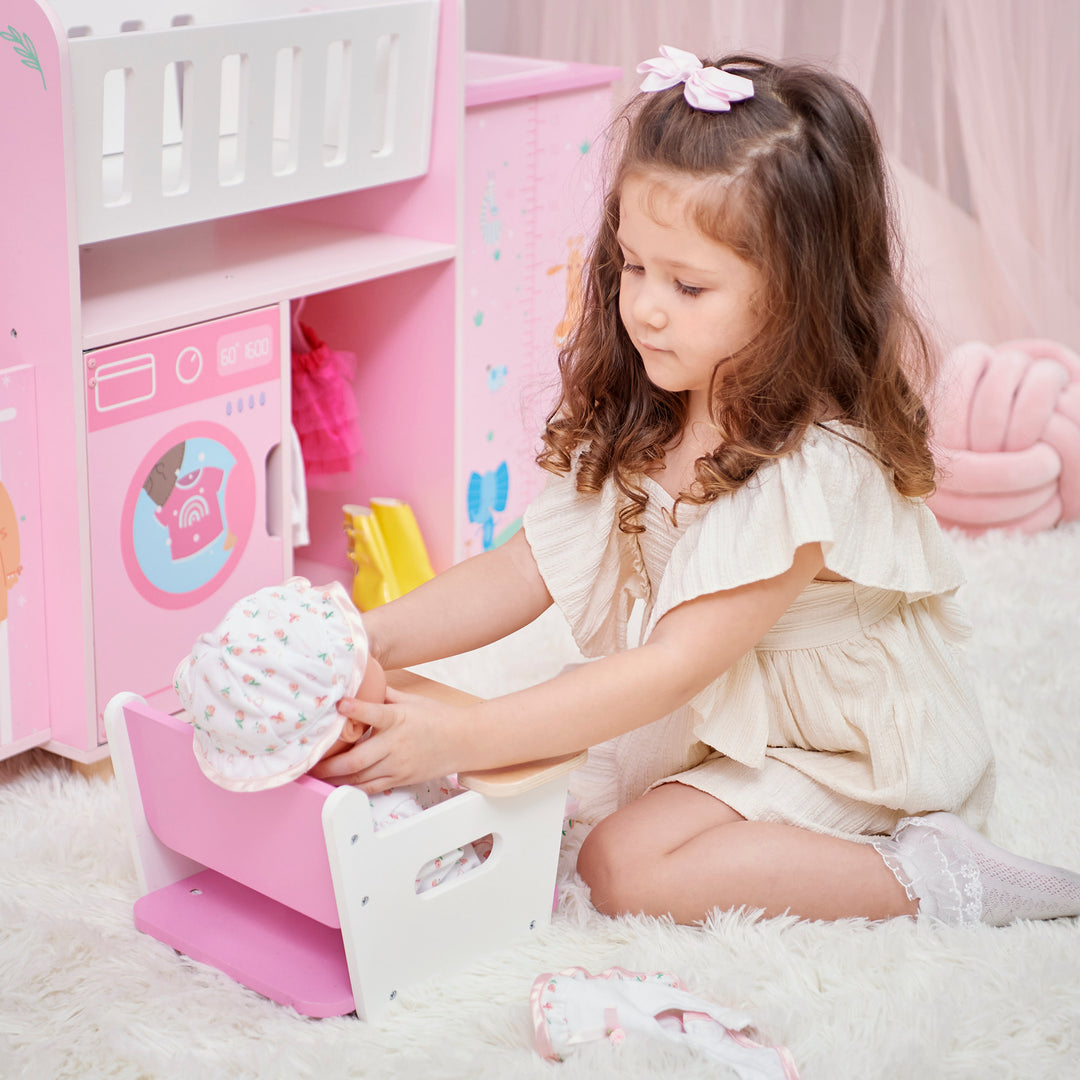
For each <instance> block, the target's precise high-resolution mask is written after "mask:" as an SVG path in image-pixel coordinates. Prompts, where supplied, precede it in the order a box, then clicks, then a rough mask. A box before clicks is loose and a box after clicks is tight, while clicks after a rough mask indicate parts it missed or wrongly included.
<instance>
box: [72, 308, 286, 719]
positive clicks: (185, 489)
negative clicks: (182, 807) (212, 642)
mask: <svg viewBox="0 0 1080 1080" xmlns="http://www.w3.org/2000/svg"><path fill="white" fill-rule="evenodd" d="M276 316H277V311H276V309H271V311H269V312H263V313H259V312H253V313H246V315H244V316H239V317H231V318H230V319H227V320H217V321H215V322H214V323H211V324H201V325H200V326H199V327H195V328H187V329H185V330H183V331H172V332H170V333H168V334H164V335H158V336H157V337H155V338H151V339H143V340H142V341H139V342H134V343H130V344H128V345H125V346H121V347H115V348H111V349H110V350H108V351H107V352H106V351H101V352H99V354H98V355H96V356H95V357H93V359H94V366H93V367H92V368H91V367H90V366H89V361H88V372H90V373H92V376H93V378H94V386H93V387H92V388H91V389H92V390H93V391H94V393H95V394H96V395H97V396H96V397H94V398H91V399H90V400H92V401H93V402H101V403H104V404H105V411H104V413H103V418H104V419H101V418H99V422H97V423H96V424H91V427H90V430H89V431H88V435H87V460H88V490H89V505H90V559H91V581H92V594H93V595H92V603H91V609H92V618H93V625H94V638H93V647H94V673H95V696H96V700H97V706H98V712H99V715H100V714H101V712H102V711H103V709H104V706H105V704H106V703H107V702H108V700H109V698H110V697H111V696H112V695H113V694H115V693H117V692H119V691H121V690H131V691H134V692H136V693H138V694H141V695H142V696H143V697H146V698H147V699H148V700H150V701H151V702H152V703H153V704H155V705H157V706H158V707H161V708H166V709H167V710H169V711H172V710H175V709H176V708H177V707H178V702H177V701H176V698H175V695H174V694H173V691H172V676H173V672H174V671H175V669H176V665H177V664H178V663H179V661H180V659H181V658H182V657H183V656H185V655H186V654H187V653H188V652H189V651H190V649H191V647H192V645H193V644H194V643H195V640H196V639H197V638H198V636H199V635H200V634H203V633H206V632H208V631H210V630H212V629H213V628H214V626H216V625H217V623H218V622H220V621H221V618H222V617H223V616H224V614H225V612H226V610H227V609H228V607H229V606H230V605H231V604H233V603H234V602H235V601H236V600H238V599H239V598H240V597H242V596H246V595H247V594H249V593H251V592H254V591H255V590H256V589H259V588H262V587H263V586H264V585H267V584H272V583H274V582H277V581H280V580H281V579H282V577H283V574H284V572H285V550H284V544H283V539H282V537H281V536H279V535H272V534H271V533H270V531H269V528H268V522H267V514H266V504H267V491H266V485H267V475H266V461H267V457H268V455H269V454H270V452H271V450H272V449H273V448H274V447H275V446H277V445H278V444H280V442H281V432H282V401H281V379H280V367H279V365H278V364H277V363H276V358H277V352H276V349H277V340H278V338H277V333H276V329H277V325H278V324H277V322H276ZM238 339H239V340H241V341H252V340H254V341H256V342H258V343H259V347H258V349H257V350H256V349H254V348H253V349H252V350H251V351H252V352H258V353H259V354H261V355H264V356H265V355H269V357H270V360H272V361H275V362H270V360H268V361H267V362H266V363H263V364H259V365H249V366H248V367H247V368H244V369H242V370H239V371H238V370H237V369H236V367H235V366H230V365H229V364H223V363H221V362H220V357H219V358H218V360H217V361H215V350H218V352H220V351H221V349H222V348H227V349H228V350H229V355H232V350H233V349H234V345H235V342H236V341H237V340H238ZM222 342H225V343H226V345H225V346H222V344H221V343H222ZM88 355H89V354H88ZM260 377H261V378H262V379H263V380H264V381H261V382H259V381H255V380H257V379H259V378H260ZM109 379H117V380H121V381H119V382H115V383H111V384H110V383H109V382H108V380H109ZM103 382H104V383H106V386H107V389H106V391H104V392H102V391H101V387H102V384H103ZM144 398H145V400H144ZM117 401H120V402H123V403H124V410H125V411H123V412H121V411H119V409H118V408H117V407H116V405H115V403H116V402H117ZM154 403H156V404H157V407H158V410H159V411H155V409H154V407H153V406H154ZM132 406H134V407H132ZM121 417H123V419H121ZM113 418H115V422H104V421H107V420H111V419H113Z"/></svg>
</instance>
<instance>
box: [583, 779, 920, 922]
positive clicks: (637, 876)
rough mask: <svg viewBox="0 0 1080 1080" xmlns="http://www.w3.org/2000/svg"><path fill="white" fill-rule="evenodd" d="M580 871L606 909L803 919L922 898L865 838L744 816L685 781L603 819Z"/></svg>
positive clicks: (906, 908)
mask: <svg viewBox="0 0 1080 1080" xmlns="http://www.w3.org/2000/svg"><path fill="white" fill-rule="evenodd" d="M578 871H579V873H580V874H581V876H582V878H583V879H584V880H585V882H586V883H587V884H588V885H589V887H590V889H591V890H592V900H593V904H594V905H595V906H596V908H597V909H598V910H599V911H601V912H603V913H604V914H606V915H620V914H638V913H641V914H646V915H665V914H670V915H671V916H672V918H674V919H675V921H676V922H680V923H694V922H699V921H700V920H702V919H704V918H705V917H706V916H707V915H708V914H709V912H711V911H713V910H714V909H720V910H722V911H724V910H728V909H730V908H738V907H742V906H746V907H750V908H763V909H764V911H765V913H766V915H768V916H773V915H783V914H785V913H788V914H792V915H798V916H800V917H801V918H804V919H842V918H849V917H855V916H862V917H865V918H869V919H886V918H891V917H894V916H899V915H914V914H915V913H916V912H917V911H918V902H917V901H913V900H909V899H908V898H907V895H906V893H905V892H904V888H903V886H902V885H900V883H899V882H898V881H897V880H896V878H895V877H894V876H893V874H892V871H891V870H889V868H888V867H887V866H886V865H885V863H884V862H883V861H882V858H881V856H880V855H879V854H878V853H877V852H876V851H875V850H874V849H873V848H872V847H870V846H869V845H868V844H858V843H855V842H854V841H851V840H840V839H837V838H836V837H832V836H824V835H822V834H820V833H815V832H811V831H810V830H808V829H801V828H797V827H796V826H793V825H779V824H773V823H771V822H761V821H747V820H746V819H745V818H743V817H741V816H740V815H739V814H737V813H736V812H735V811H734V810H732V809H731V807H730V806H728V805H727V804H726V803H723V802H720V800H718V799H715V798H713V797H712V796H711V795H707V794H706V793H705V792H703V791H698V790H697V789H696V788H691V787H688V786H687V785H685V784H679V783H671V784H664V785H663V786H661V787H659V788H655V789H654V790H653V791H650V792H648V793H647V794H645V795H643V796H642V797H641V798H640V799H638V800H636V801H635V802H633V803H631V804H630V805H629V806H626V807H624V808H623V809H622V810H619V811H618V812H616V813H615V814H612V815H611V817H609V818H606V819H605V820H604V821H602V822H600V824H598V825H597V826H596V827H595V828H594V829H593V831H592V832H591V833H590V834H589V836H588V837H587V838H586V840H585V842H584V844H583V845H582V848H581V852H580V854H579V856H578Z"/></svg>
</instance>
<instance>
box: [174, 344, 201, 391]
mask: <svg viewBox="0 0 1080 1080" xmlns="http://www.w3.org/2000/svg"><path fill="white" fill-rule="evenodd" d="M202 367H203V358H202V353H201V352H199V350H198V349H196V348H195V346H194V345H188V346H187V348H184V349H181V350H180V352H179V354H178V355H177V357H176V377H177V378H178V379H179V380H180V381H181V382H182V383H184V384H185V385H188V384H190V383H193V382H194V381H195V380H196V379H197V378H198V377H199V376H200V375H201V374H202Z"/></svg>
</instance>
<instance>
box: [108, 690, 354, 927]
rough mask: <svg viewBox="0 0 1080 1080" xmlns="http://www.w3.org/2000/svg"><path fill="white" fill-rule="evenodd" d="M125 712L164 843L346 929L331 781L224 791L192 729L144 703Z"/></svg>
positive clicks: (152, 818)
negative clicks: (337, 896) (327, 820)
mask: <svg viewBox="0 0 1080 1080" xmlns="http://www.w3.org/2000/svg"><path fill="white" fill-rule="evenodd" d="M124 714H125V716H126V717H127V721H128V734H129V738H130V741H131V753H132V757H133V758H134V761H135V772H136V774H137V775H138V777H139V791H140V793H141V795H142V802H143V810H144V813H145V814H146V820H147V821H148V822H149V824H150V828H151V829H153V831H154V835H155V836H156V837H157V838H158V839H159V840H160V841H161V842H162V843H163V844H165V845H166V846H168V847H170V848H172V849H173V850H174V851H178V852H180V853H181V854H182V855H187V856H188V858H191V859H195V860H196V861H197V862H200V863H202V864H203V865H204V866H206V867H208V868H210V869H213V870H217V871H219V872H220V873H222V874H224V875H226V876H227V877H230V878H233V879H234V880H236V881H238V882H240V883H241V884H243V885H246V886H248V887H249V888H252V889H254V890H255V891H256V892H260V893H264V894H265V895H266V896H269V897H271V898H272V899H274V900H276V901H278V902H279V903H282V904H284V905H286V906H287V907H290V908H294V909H295V910H297V911H299V912H302V913H303V914H304V915H307V916H309V917H311V918H313V919H316V920H317V921H319V922H321V923H324V924H325V925H326V926H335V927H336V926H340V925H341V924H340V922H339V921H338V915H337V904H336V903H335V901H334V888H333V884H332V883H331V880H330V863H329V861H328V859H327V855H326V842H325V840H324V838H323V831H322V805H323V803H324V802H325V801H326V798H327V796H329V795H330V794H331V793H332V792H333V790H334V789H333V788H332V787H330V785H329V784H324V783H322V782H321V781H319V780H313V779H312V778H311V777H308V776H304V777H301V778H300V779H299V780H297V781H295V782H293V783H291V784H286V785H285V786H283V787H279V788H272V789H271V790H269V791H252V792H235V791H226V790H225V789H224V788H220V787H218V786H217V784H215V783H213V781H211V780H208V779H207V778H206V777H205V776H204V775H203V773H202V770H201V769H200V768H199V765H198V762H196V760H195V755H194V753H193V752H192V749H191V734H192V732H191V728H190V727H189V726H188V725H187V724H185V723H184V722H183V721H181V720H178V719H176V718H175V717H172V716H168V715H166V714H165V713H160V712H157V711H156V710H154V709H151V708H148V707H146V706H141V705H126V706H125V707H124Z"/></svg>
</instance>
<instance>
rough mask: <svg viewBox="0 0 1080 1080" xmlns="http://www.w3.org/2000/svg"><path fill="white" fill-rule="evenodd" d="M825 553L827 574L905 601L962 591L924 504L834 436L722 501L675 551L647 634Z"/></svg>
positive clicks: (814, 441) (809, 442)
mask: <svg viewBox="0 0 1080 1080" xmlns="http://www.w3.org/2000/svg"><path fill="white" fill-rule="evenodd" d="M815 541H816V542H818V543H820V544H821V547H822V551H823V552H824V555H825V566H826V567H827V568H828V569H829V570H831V571H833V573H836V574H839V575H841V576H842V577H845V578H848V579H849V580H851V581H854V582H857V583H858V584H860V585H869V586H873V587H875V588H880V589H889V590H892V591H896V592H902V593H905V594H906V597H907V599H908V601H909V602H914V601H916V600H919V599H922V598H923V597H927V596H936V595H939V594H942V593H947V592H952V591H954V590H955V589H956V588H957V587H958V586H960V585H962V584H963V580H964V579H963V574H962V572H961V569H960V564H959V562H958V561H957V559H956V556H955V555H954V553H953V551H952V549H951V547H950V545H949V542H948V540H947V538H946V537H945V536H944V534H943V533H942V530H941V527H940V526H939V525H938V523H937V519H936V518H935V517H934V515H933V514H932V513H931V511H930V510H929V509H928V508H927V506H926V504H925V502H924V501H923V500H922V499H909V498H906V497H905V496H903V495H901V494H900V493H899V492H898V491H897V490H896V488H895V487H894V486H893V483H892V479H891V477H890V476H889V474H888V472H887V471H886V470H885V469H884V467H883V466H882V465H881V464H880V463H879V462H878V461H877V459H876V458H875V457H874V456H873V455H872V454H871V453H870V452H869V451H868V450H866V449H864V448H863V447H862V446H861V445H858V444H856V443H853V442H850V441H848V440H847V439H845V438H842V437H841V436H839V435H837V434H835V433H834V432H833V431H831V430H823V429H821V428H811V429H810V430H809V431H808V432H807V435H806V437H805V438H804V440H803V443H802V445H801V446H800V448H799V449H798V450H796V451H794V452H793V453H791V454H788V455H785V456H784V457H782V458H779V459H777V460H776V461H774V462H771V463H770V464H769V465H767V466H765V467H763V468H761V469H760V470H759V471H758V472H757V474H756V475H755V476H754V477H753V478H752V479H751V480H749V481H748V482H747V483H746V484H745V485H744V486H743V487H741V488H739V489H738V491H735V492H733V493H732V494H731V495H728V496H722V497H721V498H719V499H717V500H716V502H714V503H712V504H711V505H709V507H708V508H707V510H706V511H705V512H704V513H702V514H701V516H700V517H699V518H698V519H697V520H696V521H695V522H694V523H693V524H692V525H691V526H690V527H689V528H688V529H687V530H686V533H685V534H684V535H683V537H682V538H681V539H680V540H679V542H678V543H677V544H676V545H675V548H674V550H673V551H672V553H671V560H670V562H669V563H668V567H667V570H666V572H665V574H664V578H663V580H662V581H661V582H660V585H659V587H658V589H657V593H656V598H655V602H654V604H653V608H652V612H651V615H650V620H649V625H648V627H647V628H646V633H647V632H648V631H649V630H651V629H652V627H653V626H655V624H656V623H657V622H658V621H659V620H660V619H661V618H662V617H663V616H664V615H665V614H666V613H667V612H668V611H670V610H671V609H672V608H674V607H677V606H678V605H679V604H682V603H685V602H686V601H688V600H692V599H694V598H695V597H697V596H704V595H707V594H709V593H714V592H721V591H723V590H725V589H733V588H736V587H738V586H740V585H747V584H749V583H750V582H753V581H763V580H765V579H767V578H771V577H776V576H777V575H778V574H782V573H783V572H784V571H785V570H787V569H788V568H789V567H790V566H791V565H792V562H793V560H794V556H795V551H796V549H797V548H799V547H800V546H801V545H803V544H809V543H813V542H815Z"/></svg>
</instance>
